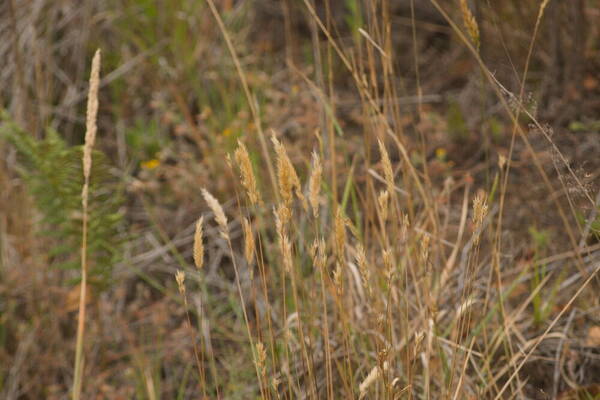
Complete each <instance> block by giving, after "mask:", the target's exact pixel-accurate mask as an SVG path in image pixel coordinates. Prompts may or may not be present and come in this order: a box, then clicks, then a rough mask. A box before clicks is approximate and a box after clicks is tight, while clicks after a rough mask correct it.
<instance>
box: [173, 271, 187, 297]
mask: <svg viewBox="0 0 600 400" xmlns="http://www.w3.org/2000/svg"><path fill="white" fill-rule="evenodd" d="M175 280H176V281H177V286H178V287H179V293H181V294H185V272H183V271H182V270H180V269H179V270H177V272H176V273H175Z"/></svg>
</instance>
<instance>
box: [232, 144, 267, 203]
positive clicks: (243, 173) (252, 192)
mask: <svg viewBox="0 0 600 400" xmlns="http://www.w3.org/2000/svg"><path fill="white" fill-rule="evenodd" d="M234 157H235V161H236V162H237V163H238V166H239V168H240V178H241V180H242V185H243V186H244V188H245V189H246V193H247V194H248V198H249V199H250V203H252V204H254V205H258V204H260V203H261V197H260V192H259V191H258V188H257V184H256V177H255V176H254V170H253V169H252V162H251V161H250V155H249V154H248V149H246V146H244V144H243V143H242V142H240V141H238V148H237V149H236V151H235V153H234Z"/></svg>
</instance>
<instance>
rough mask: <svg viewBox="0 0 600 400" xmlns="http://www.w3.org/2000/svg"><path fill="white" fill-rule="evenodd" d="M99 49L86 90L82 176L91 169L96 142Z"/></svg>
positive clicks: (87, 174)
mask: <svg viewBox="0 0 600 400" xmlns="http://www.w3.org/2000/svg"><path fill="white" fill-rule="evenodd" d="M100 58H101V57H100V49H98V50H96V54H94V58H93V60H92V71H91V73H90V87H89V90H88V102H87V114H86V120H85V144H84V146H83V175H84V176H85V177H89V176H90V170H91V168H92V148H93V147H94V142H95V141H96V131H97V125H96V119H97V116H98V88H99V87H100Z"/></svg>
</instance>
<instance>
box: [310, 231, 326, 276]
mask: <svg viewBox="0 0 600 400" xmlns="http://www.w3.org/2000/svg"><path fill="white" fill-rule="evenodd" d="M310 254H311V257H312V260H313V264H314V265H315V266H316V267H317V268H319V269H322V268H325V264H326V263H327V254H326V252H325V240H323V238H321V239H315V240H314V241H313V243H312V245H311V246H310Z"/></svg>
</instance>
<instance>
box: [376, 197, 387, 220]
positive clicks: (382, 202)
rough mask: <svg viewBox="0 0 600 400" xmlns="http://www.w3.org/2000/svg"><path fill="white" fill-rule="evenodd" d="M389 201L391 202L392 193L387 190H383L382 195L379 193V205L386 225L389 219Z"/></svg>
mask: <svg viewBox="0 0 600 400" xmlns="http://www.w3.org/2000/svg"><path fill="white" fill-rule="evenodd" d="M389 200H390V192H388V191H387V190H383V191H382V192H381V193H379V197H378V198H377V202H378V203H379V210H380V212H381V220H382V221H383V222H384V223H385V221H386V220H387V218H388V213H389Z"/></svg>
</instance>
